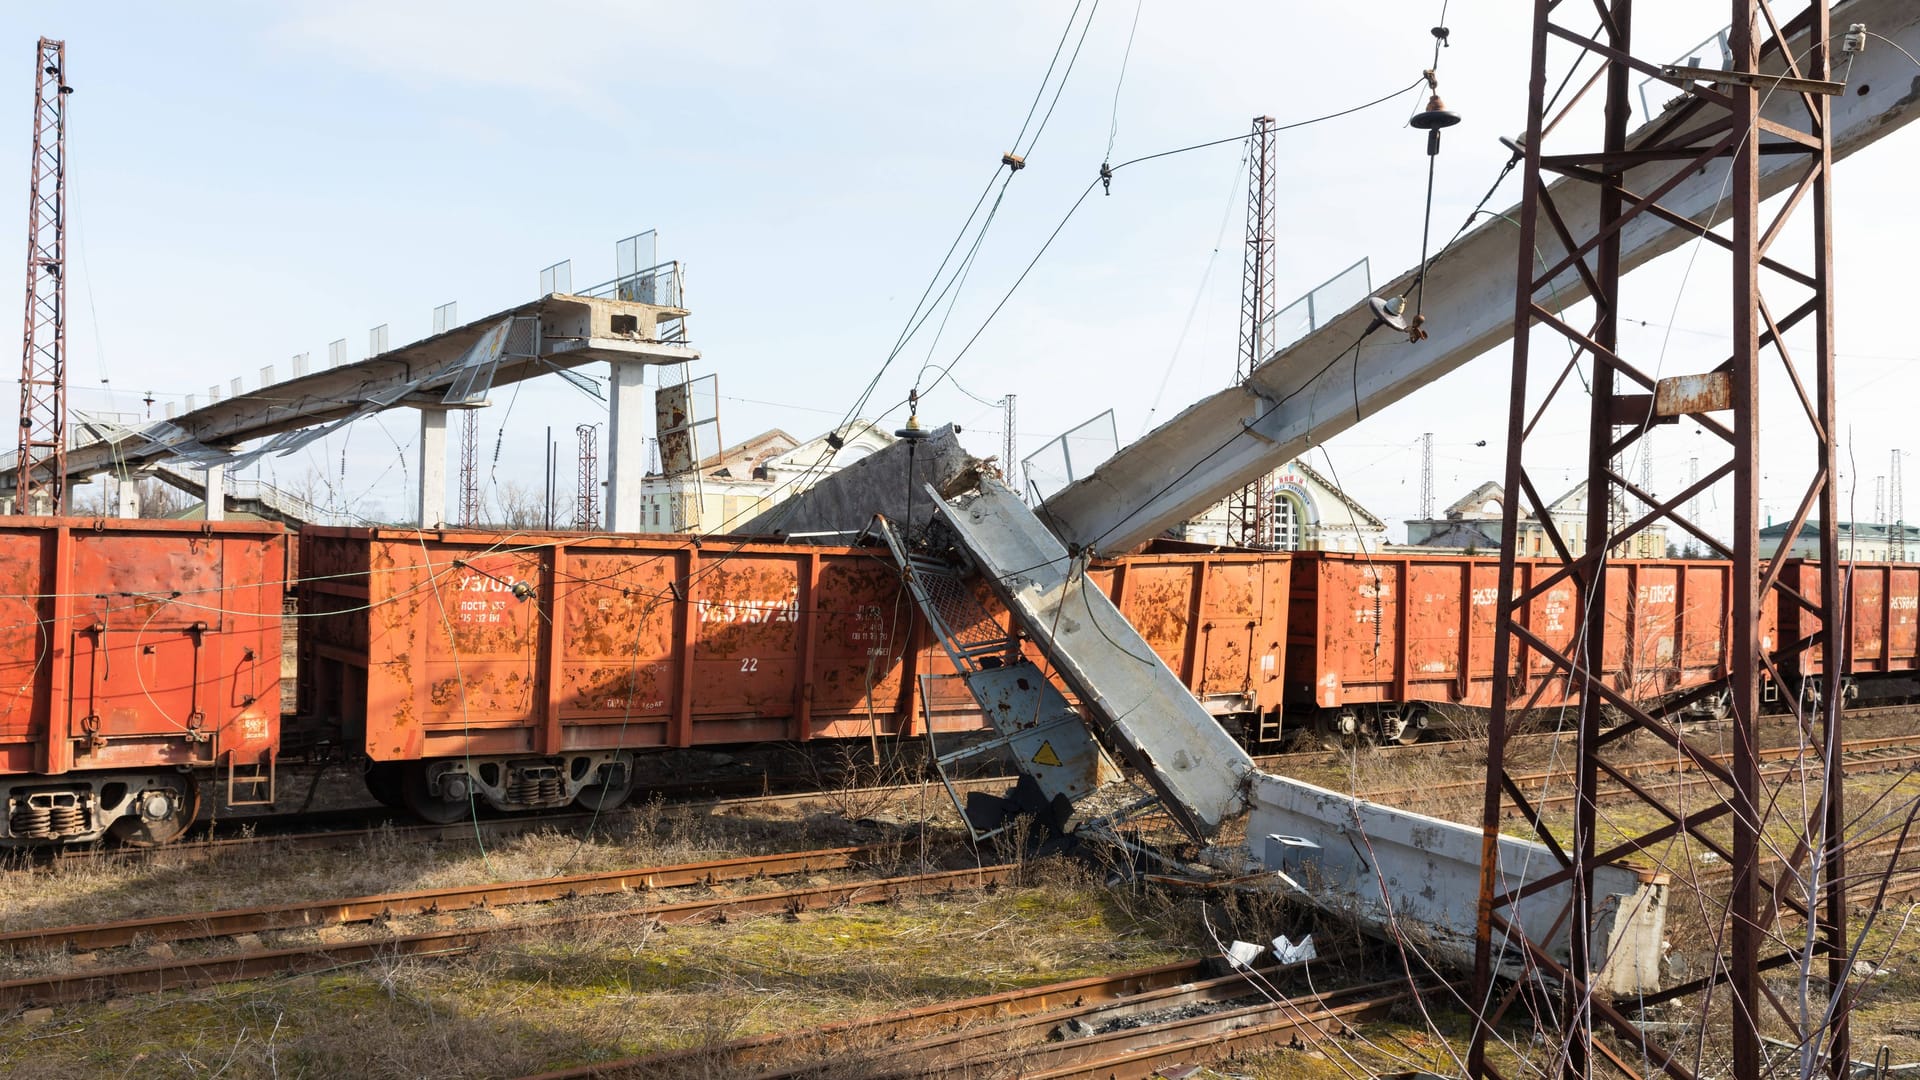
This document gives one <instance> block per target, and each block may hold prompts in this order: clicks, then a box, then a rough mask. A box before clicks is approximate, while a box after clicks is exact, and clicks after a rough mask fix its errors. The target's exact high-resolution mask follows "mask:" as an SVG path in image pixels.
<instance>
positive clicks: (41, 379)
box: [14, 38, 73, 514]
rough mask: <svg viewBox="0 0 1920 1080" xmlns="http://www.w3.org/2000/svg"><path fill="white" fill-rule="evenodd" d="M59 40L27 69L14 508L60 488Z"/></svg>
mask: <svg viewBox="0 0 1920 1080" xmlns="http://www.w3.org/2000/svg"><path fill="white" fill-rule="evenodd" d="M66 56H67V46H66V42H63V41H53V40H51V39H48V38H41V39H40V45H39V48H38V50H37V51H36V53H35V62H34V74H33V178H32V181H31V186H30V188H29V189H28V192H27V307H26V334H25V342H24V345H23V348H22V350H21V355H20V453H19V456H18V458H17V461H18V464H19V469H20V473H19V477H18V479H17V480H15V482H14V509H15V510H16V511H17V512H19V513H22V514H30V513H33V512H34V511H35V510H36V509H42V510H43V511H44V512H45V513H49V514H58V513H60V512H61V510H62V509H63V508H64V507H65V505H66V493H67V212H66V211H67V172H66V168H65V166H64V164H63V161H64V159H65V157H66V152H67V95H68V94H71V93H73V87H71V86H68V85H67V78H66Z"/></svg>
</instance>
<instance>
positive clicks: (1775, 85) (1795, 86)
mask: <svg viewBox="0 0 1920 1080" xmlns="http://www.w3.org/2000/svg"><path fill="white" fill-rule="evenodd" d="M1660 73H1661V74H1663V75H1665V76H1666V77H1667V78H1669V79H1679V80H1682V81H1683V82H1709V83H1713V84H1715V85H1716V86H1757V87H1759V88H1760V89H1762V90H1797V91H1800V92H1803V93H1808V94H1826V95H1828V96H1829V97H1831V96H1833V95H1835V94H1844V93H1846V92H1847V84H1846V83H1843V82H1834V81H1833V80H1831V79H1796V78H1792V77H1790V76H1786V75H1764V74H1760V73H1757V72H1747V71H1722V70H1720V69H1719V68H1703V67H1689V66H1687V65H1685V64H1668V65H1667V66H1665V67H1663V68H1661V69H1660Z"/></svg>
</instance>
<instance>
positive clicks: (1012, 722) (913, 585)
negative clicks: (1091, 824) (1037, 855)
mask: <svg viewBox="0 0 1920 1080" xmlns="http://www.w3.org/2000/svg"><path fill="white" fill-rule="evenodd" d="M876 527H877V530H878V531H879V533H880V535H881V536H882V537H884V538H885V540H886V542H887V547H888V548H889V549H890V550H891V551H892V552H893V557H894V559H895V560H896V561H897V562H898V563H899V564H900V568H901V572H902V574H903V576H904V577H905V580H906V584H907V588H908V590H909V591H910V592H911V593H912V594H913V599H914V602H915V603H916V604H918V605H919V607H920V610H921V612H922V613H923V614H924V615H925V616H926V619H927V625H928V626H930V627H932V629H933V632H934V636H936V637H938V638H939V639H940V645H941V647H942V648H943V649H945V650H946V653H947V658H948V659H949V660H951V661H952V662H953V667H954V672H953V673H952V674H933V673H928V674H923V675H921V676H920V701H921V707H922V710H923V714H924V719H925V720H926V723H927V737H928V739H929V742H931V741H932V739H933V712H932V704H931V703H932V701H933V700H934V698H935V688H936V687H937V686H938V685H939V684H940V683H941V682H943V681H950V680H953V679H959V680H962V681H963V682H965V683H966V686H967V689H968V690H969V691H971V692H972V694H973V697H974V700H975V701H977V702H979V704H980V709H981V711H982V712H983V713H985V714H986V716H987V718H988V719H989V720H990V721H991V722H992V724H993V727H994V730H995V731H996V732H997V733H998V735H997V737H996V738H992V739H989V740H987V741H985V742H982V743H976V744H973V745H970V746H966V747H963V748H960V749H956V750H950V751H946V752H944V753H943V752H941V751H940V750H939V748H938V747H937V746H935V747H934V754H933V762H934V767H935V769H936V770H937V771H938V772H939V774H940V782H941V783H942V784H943V785H945V787H946V789H947V794H948V796H949V797H951V798H952V799H953V802H954V805H955V807H957V808H958V809H959V811H960V816H961V819H962V820H964V821H965V822H966V823H967V828H968V830H969V831H970V832H971V833H972V834H973V837H974V839H975V840H984V839H986V838H987V837H990V836H993V835H996V834H998V833H1001V832H1004V831H1005V830H1006V829H1007V828H1008V827H1009V825H1010V824H1011V822H1009V821H1007V820H1006V819H1005V818H1004V816H1003V815H999V814H988V813H987V812H986V808H985V807H983V806H981V805H979V804H976V805H974V806H972V807H970V806H969V805H968V803H967V801H966V800H965V799H963V798H962V797H961V795H960V793H959V791H958V790H956V789H955V788H954V786H953V774H954V773H955V772H956V771H957V770H958V767H959V766H960V765H961V764H962V763H963V762H966V761H969V760H971V759H974V758H978V757H981V756H983V755H986V754H991V753H995V752H997V751H1000V750H1005V751H1007V753H1008V754H1009V755H1010V756H1011V757H1012V758H1013V759H1014V760H1015V761H1016V762H1017V763H1018V765H1019V768H1020V771H1021V773H1022V774H1023V775H1025V776H1026V777H1028V778H1029V779H1030V780H1031V781H1032V782H1033V784H1034V785H1035V786H1036V787H1037V788H1038V790H1039V792H1040V795H1041V797H1042V798H1043V799H1044V800H1045V801H1046V803H1047V806H1048V810H1049V813H1050V816H1051V817H1052V818H1053V820H1054V822H1055V824H1056V825H1059V826H1061V827H1063V828H1064V827H1065V826H1066V823H1067V822H1068V820H1069V819H1070V818H1072V817H1073V815H1074V811H1075V808H1076V807H1079V806H1080V805H1081V804H1082V803H1083V802H1084V801H1085V800H1086V799H1087V798H1088V797H1089V796H1092V795H1094V794H1095V793H1096V792H1099V791H1100V790H1101V789H1102V788H1106V787H1109V786H1111V785H1113V784H1114V783H1115V782H1117V781H1118V780H1120V778H1121V777H1120V770H1119V769H1118V768H1116V767H1115V766H1114V764H1113V762H1112V761H1111V760H1110V759H1109V758H1108V757H1107V755H1106V753H1105V751H1103V750H1101V748H1100V744H1099V743H1097V742H1095V741H1094V738H1093V735H1092V734H1091V732H1089V731H1088V729H1087V726H1086V724H1085V723H1084V722H1083V721H1082V720H1081V719H1080V714H1079V713H1078V712H1076V711H1075V710H1074V708H1073V706H1072V705H1070V704H1068V702H1067V699H1066V696H1065V695H1063V694H1062V693H1061V692H1060V690H1059V688H1058V687H1056V686H1055V685H1054V684H1053V682H1052V680H1050V679H1048V678H1047V676H1046V674H1045V673H1044V672H1042V671H1041V670H1040V669H1039V667H1037V666H1036V665H1035V664H1034V663H1033V661H1031V660H1029V659H1027V658H1026V657H1025V656H1024V655H1023V654H1022V653H1021V649H1020V635H1019V634H1018V633H1017V632H1014V631H1011V630H1009V629H1008V628H1007V627H1006V626H1005V625H1004V624H1003V623H1002V620H1001V618H999V617H996V616H994V615H992V614H991V613H989V612H988V611H987V610H986V608H985V607H984V606H983V605H982V604H981V603H980V601H979V599H978V598H977V596H976V595H975V594H974V591H973V589H972V588H971V587H969V585H968V583H967V580H966V578H967V574H966V571H964V570H963V569H962V568H961V567H959V566H958V565H956V564H955V563H954V562H952V561H951V560H949V559H947V558H944V557H941V556H940V555H937V554H933V553H928V552H922V551H914V550H912V549H911V548H910V547H909V545H908V542H907V540H906V538H905V537H903V536H902V535H901V533H900V531H899V530H898V528H896V527H895V526H894V525H893V524H892V523H891V522H889V521H887V520H886V519H885V518H879V519H876Z"/></svg>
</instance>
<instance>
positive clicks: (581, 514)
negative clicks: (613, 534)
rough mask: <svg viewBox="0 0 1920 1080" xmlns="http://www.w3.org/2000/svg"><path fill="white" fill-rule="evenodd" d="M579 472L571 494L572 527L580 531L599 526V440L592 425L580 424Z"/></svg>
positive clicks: (575, 432) (575, 428)
mask: <svg viewBox="0 0 1920 1080" xmlns="http://www.w3.org/2000/svg"><path fill="white" fill-rule="evenodd" d="M573 433H574V434H575V435H578V436H579V437H580V473H579V481H578V485H577V486H576V487H575V489H574V494H573V527H574V528H576V529H580V530H582V531H586V530H590V529H598V528H599V527H600V441H599V439H597V438H596V437H595V434H596V433H595V430H594V425H592V424H580V425H577V426H575V427H574V429H573Z"/></svg>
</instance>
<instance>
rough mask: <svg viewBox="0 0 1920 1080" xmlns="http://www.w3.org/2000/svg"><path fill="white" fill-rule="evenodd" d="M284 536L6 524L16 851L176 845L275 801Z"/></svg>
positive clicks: (9, 744)
mask: <svg viewBox="0 0 1920 1080" xmlns="http://www.w3.org/2000/svg"><path fill="white" fill-rule="evenodd" d="M285 573H286V534H285V532H284V531H283V530H282V529H281V527H280V526H279V525H275V524H266V523H254V522H166V521H118V520H111V519H105V520H103V519H93V518H84V519H83V518H28V517H21V518H6V519H0V626H4V627H5V628H6V631H5V633H4V634H0V687H4V689H0V695H4V698H5V700H4V703H3V704H0V799H4V803H5V811H6V813H5V818H4V820H3V821H0V829H4V830H5V831H4V833H3V834H0V840H3V841H4V842H5V843H6V844H9V845H19V844H28V843H35V842H43V841H48V840H57V841H66V842H72V841H81V840H90V839H94V838H97V837H100V836H103V835H106V834H108V833H111V834H113V835H115V836H119V837H122V838H124V839H128V840H132V841H136V842H160V841H164V840H169V839H172V838H173V837H175V836H177V835H179V833H180V832H181V831H182V830H183V829H185V828H186V826H187V825H188V824H190V823H191V822H192V821H193V817H194V814H195V812H196V811H197V810H198V808H199V805H200V800H201V789H202V787H203V786H204V785H205V784H206V782H207V781H209V780H214V781H216V782H219V783H222V784H224V787H225V794H224V799H225V801H226V803H227V804H228V805H234V806H238V805H252V804H261V803H267V802H271V801H272V798H273V768H274V757H275V753H276V751H277V748H278V745H279V735H280V730H279V725H280V634H281V626H280V618H281V598H282V596H283V595H284V593H285V588H286V577H285Z"/></svg>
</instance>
